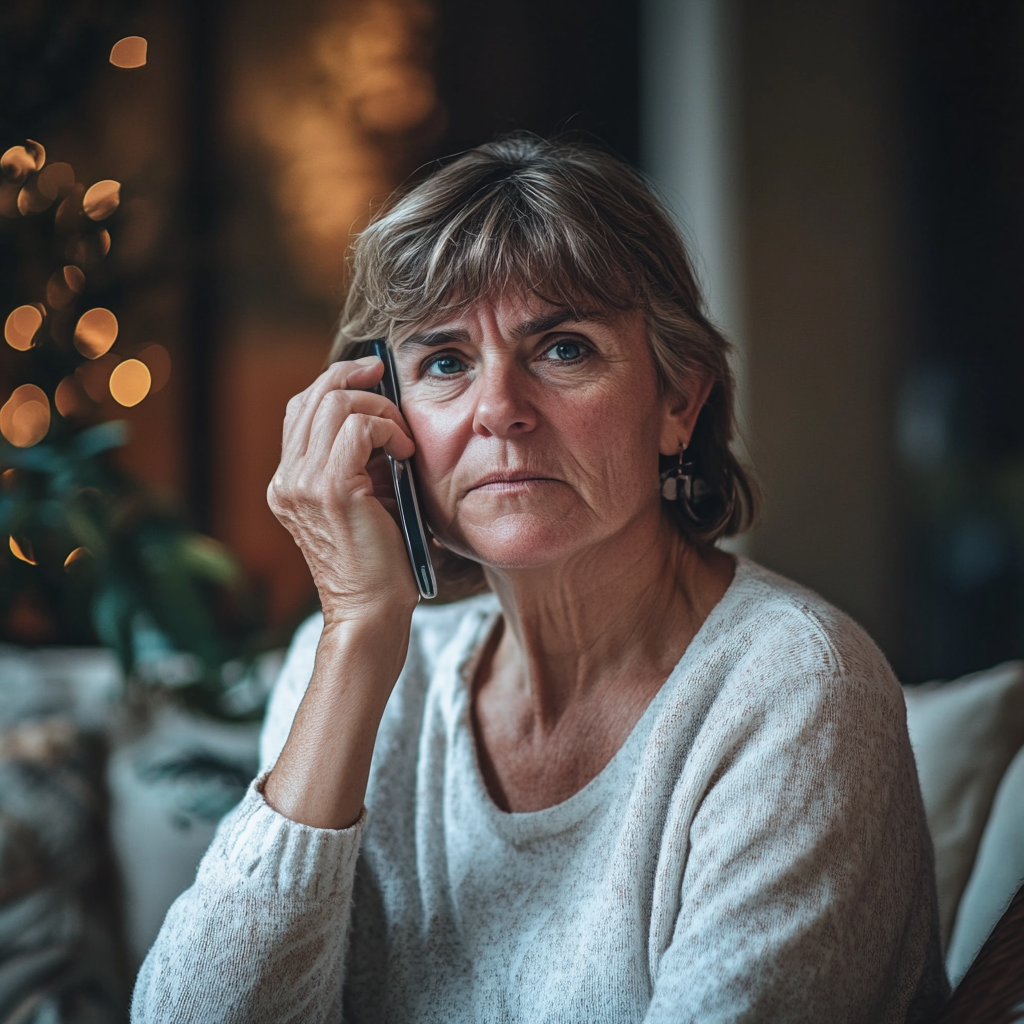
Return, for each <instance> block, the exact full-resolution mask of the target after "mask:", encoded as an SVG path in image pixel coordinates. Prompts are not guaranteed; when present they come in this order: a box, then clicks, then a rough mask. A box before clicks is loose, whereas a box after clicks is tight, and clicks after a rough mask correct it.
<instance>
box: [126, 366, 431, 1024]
mask: <svg viewBox="0 0 1024 1024" xmlns="http://www.w3.org/2000/svg"><path fill="white" fill-rule="evenodd" d="M381 370H382V366H381V363H380V361H379V360H377V359H373V360H372V361H371V362H368V363H366V364H363V365H359V364H357V363H351V362H349V363H337V364H335V365H334V366H332V367H331V368H330V369H329V370H327V371H326V372H325V373H324V374H322V375H321V376H320V377H319V378H318V379H317V381H316V382H314V384H313V385H311V387H310V388H309V389H307V390H306V391H305V392H303V393H302V394H301V395H299V396H297V397H296V398H294V399H292V401H291V402H290V403H289V406H288V413H287V416H286V419H285V427H284V441H283V445H282V457H281V465H280V467H279V468H278V471H277V473H276V474H275V476H274V479H273V481H272V482H271V485H270V488H269V491H268V498H269V501H270V505H271V508H272V509H273V510H274V512H275V514H276V515H277V516H278V518H279V519H280V520H281V521H282V522H283V523H284V525H285V526H286V527H287V528H288V529H289V531H290V532H291V533H292V535H293V537H294V538H295V541H296V543H297V544H298V546H299V547H300V549H301V550H302V552H303V555H304V556H305V558H306V561H307V564H308V565H309V568H310V572H311V573H312V576H313V579H314V581H315V583H316V586H317V590H318V592H319V595H320V601H321V606H322V608H323V616H324V625H323V631H322V633H321V635H320V639H319V642H318V645H317V651H316V658H315V662H314V665H313V670H312V678H311V679H310V681H309V685H308V687H307V689H306V693H305V696H304V697H303V699H302V703H301V705H300V706H299V709H298V712H297V713H296V715H295V720H294V722H293V723H292V727H291V730H290V732H289V735H288V739H287V741H286V742H285V744H284V749H283V750H282V751H281V754H280V757H279V758H278V759H277V763H276V764H275V765H274V767H273V768H272V769H271V771H270V772H269V774H267V775H265V776H261V777H260V779H258V780H257V782H256V783H254V785H253V787H251V788H250V791H249V793H248V794H247V795H246V798H245V799H244V800H243V801H242V803H241V804H240V805H239V807H238V808H236V810H235V811H234V812H232V814H231V815H229V816H228V817H227V818H226V819H225V821H224V822H223V823H222V825H221V827H220V828H219V829H218V832H217V836H216V837H215V839H214V842H213V844H212V845H211V847H210V849H209V850H208V851H207V854H206V856H205V857H204V858H203V862H202V864H201V865H200V868H199V872H198V874H197V877H196V882H195V884H194V885H193V886H192V888H191V889H189V890H188V891H187V892H185V893H184V894H183V895H182V896H181V897H179V899H178V900H177V901H176V902H175V904H174V905H173V906H172V907H171V909H170V911H169V912H168V914H167V918H166V919H165V921H164V925H163V928H162V929H161V932H160V935H159V937H158V939H157V942H156V944H155V945H154V947H153V949H152V950H151V951H150V953H149V956H148V957H147V958H146V962H145V963H144V965H143V968H142V970H141V971H140V974H139V978H138V981H137V983H136V990H135V997H134V1001H133V1007H132V1019H133V1020H134V1021H137V1022H142V1021H147V1022H148V1021H153V1022H156V1021H160V1022H163V1021H168V1020H174V1021H176V1022H185V1021H196V1022H207V1021H237V1022H239V1024H241V1022H243V1021H244V1022H246V1024H255V1022H260V1021H275V1022H276V1021H286V1020H296V1021H299V1020H301V1021H326V1020H339V1019H340V998H341V988H342V981H343V977H344V950H345V942H346V938H347V929H348V921H349V916H350V909H351V891H352V881H353V874H354V870H355V861H356V857H357V855H358V848H359V835H360V832H361V824H362V806H363V799H364V797H365V793H366V785H367V779H368V774H369V768H370V761H371V757H372V753H373V746H374V742H375V738H376V734H377V730H378V727H379V725H380V721H381V717H382V715H383V712H384V708H385V705H386V704H387V701H388V697H389V696H390V694H391V691H392V689H393V688H394V685H395V682H396V681H397V679H398V676H399V673H400V671H401V669H402V665H403V662H404V660H405V656H406V651H407V648H408V642H409V629H410V622H411V618H412V610H413V608H414V607H415V605H416V601H417V592H416V586H415V582H414V581H413V578H412V574H411V572H410V570H409V566H408V562H407V560H406V555H405V548H404V544H403V541H402V538H401V533H400V532H399V528H398V526H397V524H396V523H395V522H394V521H393V519H392V518H391V515H390V513H389V511H388V510H387V509H386V508H385V503H386V500H387V491H386V490H384V487H385V486H387V483H386V481H385V480H383V479H382V478H381V476H379V475H377V476H376V477H374V476H371V472H370V471H369V470H368V468H367V466H368V463H369V462H370V459H371V455H372V453H373V451H374V449H379V448H387V449H388V450H389V451H392V452H393V453H394V454H395V455H396V456H397V457H400V458H405V457H408V456H409V455H410V454H411V453H412V449H413V444H412V441H411V439H410V438H409V437H408V435H407V433H406V432H405V427H404V421H402V419H401V414H400V413H399V412H398V410H397V409H396V408H395V407H394V406H393V405H392V404H391V403H389V402H387V401H386V400H385V399H383V398H381V397H380V396H377V395H373V394H370V393H368V392H365V391H354V390H349V389H350V388H351V387H368V386H370V385H372V384H373V383H374V382H375V381H376V380H377V379H378V378H379V376H380V373H381ZM288 670H289V669H288V667H287V666H286V669H285V671H286V672H287V671H288Z"/></svg>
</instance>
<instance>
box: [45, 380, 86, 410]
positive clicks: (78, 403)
mask: <svg viewBox="0 0 1024 1024" xmlns="http://www.w3.org/2000/svg"><path fill="white" fill-rule="evenodd" d="M53 404H54V405H55V406H57V412H59V413H60V414H61V416H63V417H64V418H65V419H67V418H68V417H69V416H84V415H86V413H88V411H89V406H88V399H87V398H86V395H85V393H84V391H83V389H82V385H81V384H80V383H79V381H78V379H77V378H76V377H75V375H74V374H68V376H67V377H65V378H64V379H63V380H62V381H61V382H60V383H59V384H58V385H57V390H56V391H55V392H54V393H53Z"/></svg>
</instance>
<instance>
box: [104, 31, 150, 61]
mask: <svg viewBox="0 0 1024 1024" xmlns="http://www.w3.org/2000/svg"><path fill="white" fill-rule="evenodd" d="M148 49H149V44H148V43H147V42H146V40H145V38H144V37H143V36H125V37H124V39H118V41H117V42H116V43H114V46H113V48H112V49H111V51H110V63H111V64H113V65H114V67H115V68H141V67H142V66H143V65H144V64H145V63H146V51H147V50H148Z"/></svg>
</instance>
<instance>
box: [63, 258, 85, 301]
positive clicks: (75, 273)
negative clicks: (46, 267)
mask: <svg viewBox="0 0 1024 1024" xmlns="http://www.w3.org/2000/svg"><path fill="white" fill-rule="evenodd" d="M64 283H65V284H66V285H67V286H68V287H69V288H70V289H71V290H72V291H73V292H74V293H75V294H76V295H81V294H82V292H83V291H85V274H83V273H82V271H81V270H79V269H78V267H76V266H75V265H74V264H69V265H68V266H66V267H65V268H64Z"/></svg>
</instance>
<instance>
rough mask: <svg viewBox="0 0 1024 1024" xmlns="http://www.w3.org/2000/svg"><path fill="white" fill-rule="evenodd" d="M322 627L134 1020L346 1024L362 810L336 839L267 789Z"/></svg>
mask: <svg viewBox="0 0 1024 1024" xmlns="http://www.w3.org/2000/svg"><path fill="white" fill-rule="evenodd" d="M322 625H323V620H322V618H321V617H320V616H319V615H315V616H312V617H311V618H310V619H308V620H307V621H306V622H305V623H304V624H303V625H302V626H301V627H300V629H299V630H298V631H297V633H296V634H295V638H294V640H293V641H292V644H291V647H290V648H289V651H288V656H287V658H286V659H285V663H284V665H283V666H282V669H281V674H280V676H279V677H278V680H277V682H276V683H275V685H274V692H273V694H272V695H271V699H270V704H269V707H268V710H267V716H266V719H265V721H264V725H263V731H262V735H261V738H260V761H261V765H262V772H261V774H260V776H259V777H258V778H257V779H256V780H255V781H254V782H253V784H252V785H251V786H250V787H249V791H248V793H247V794H246V796H245V798H244V799H243V800H242V802H241V803H240V804H239V805H238V806H237V807H236V808H235V809H234V810H233V811H232V812H231V813H230V814H228V815H227V816H226V817H225V818H224V820H223V821H222V822H221V824H220V826H219V827H218V829H217V834H216V836H215V837H214V840H213V842H212V843H211V844H210V848H209V850H207V852H206V855H205V856H204V857H203V860H202V862H201V863H200V865H199V870H198V872H197V874H196V880H195V883H194V884H193V886H192V887H191V888H190V889H188V890H186V891H185V892H184V893H182V895H181V896H179V897H178V899H177V900H176V901H175V902H174V904H173V905H172V906H171V908H170V910H169V911H168V912H167V916H166V918H165V919H164V923H163V927H162V928H161V929H160V934H159V935H158V936H157V940H156V942H155V943H154V945H153V948H152V949H151V950H150V951H149V955H148V956H147V957H146V960H145V962H144V963H143V965H142V969H141V970H140V972H139V976H138V978H137V980H136V984H135V994H134V997H133V1001H132V1021H133V1022H137V1024H143V1022H146V1024H149V1022H154V1024H155V1022H157V1021H159V1022H161V1024H164V1022H166V1021H175V1022H176V1024H186V1022H193V1021H194V1022H196V1024H200V1022H201V1024H213V1022H218V1024H219V1022H225V1024H226V1022H234V1021H237V1022H239V1024H242V1022H245V1024H260V1022H263V1021H267V1022H271V1021H273V1022H275V1024H276V1022H283V1021H304V1022H305V1021H340V1020H341V991H342V984H343V981H344V959H345V943H346V940H347V934H348V926H349V917H350V911H351V899H352V887H353V878H354V873H355V864H356V858H357V856H358V852H359V842H360V836H361V833H362V828H363V820H364V819H365V812H364V815H363V818H361V819H360V820H359V821H358V822H356V824H355V825H353V826H352V827H351V828H348V829H344V830H341V831H334V830H332V829H318V828H311V827H310V826H308V825H301V824H298V823H297V822H294V821H291V820H289V819H288V818H285V817H283V816H282V815H280V814H278V813H277V812H276V811H275V810H274V809H273V808H271V807H270V806H269V805H268V804H267V802H266V801H265V800H264V798H263V791H262V790H263V783H264V781H265V779H266V777H267V775H268V774H269V769H270V768H271V767H272V765H273V764H274V762H275V761H276V760H277V757H278V754H279V753H280V751H281V748H282V747H283V746H284V742H285V740H286V739H287V737H288V732H289V730H290V729H291V723H292V719H293V718H294V717H295V712H296V710H297V708H298V706H299V704H300V703H301V701H302V697H303V694H304V693H305V689H306V686H307V684H308V683H309V679H310V676H311V675H312V671H313V662H314V660H315V658H316V647H317V642H318V640H319V637H320V632H321V629H322Z"/></svg>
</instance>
